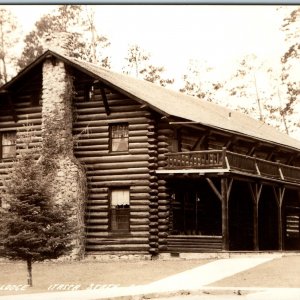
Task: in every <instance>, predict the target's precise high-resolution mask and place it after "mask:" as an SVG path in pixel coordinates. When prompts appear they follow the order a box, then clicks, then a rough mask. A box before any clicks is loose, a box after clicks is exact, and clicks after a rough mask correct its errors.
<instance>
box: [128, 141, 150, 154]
mask: <svg viewBox="0 0 300 300" xmlns="http://www.w3.org/2000/svg"><path fill="white" fill-rule="evenodd" d="M131 149H144V150H145V151H147V152H148V149H149V144H148V143H147V142H146V143H133V142H129V151H130V150H131Z"/></svg>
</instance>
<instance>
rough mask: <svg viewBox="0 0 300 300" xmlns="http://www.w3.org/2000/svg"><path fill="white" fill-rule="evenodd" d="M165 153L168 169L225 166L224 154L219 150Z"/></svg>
mask: <svg viewBox="0 0 300 300" xmlns="http://www.w3.org/2000/svg"><path fill="white" fill-rule="evenodd" d="M166 155H167V161H168V167H167V168H168V169H202V168H205V169H207V168H222V167H223V166H225V165H224V164H225V160H224V158H225V156H224V153H223V151H220V150H208V151H193V152H177V153H169V154H166Z"/></svg>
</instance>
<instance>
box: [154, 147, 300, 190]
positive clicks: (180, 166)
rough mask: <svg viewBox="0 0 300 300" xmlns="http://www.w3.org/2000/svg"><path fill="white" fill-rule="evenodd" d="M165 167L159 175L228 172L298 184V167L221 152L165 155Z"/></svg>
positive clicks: (299, 170)
mask: <svg viewBox="0 0 300 300" xmlns="http://www.w3.org/2000/svg"><path fill="white" fill-rule="evenodd" d="M165 155H166V157H167V165H166V166H165V167H164V169H163V170H158V171H157V173H159V174H180V173H182V174H192V173H200V174H202V173H214V172H231V173H235V174H241V175H247V176H250V177H257V178H265V179H271V180H278V181H283V182H292V183H296V184H297V183H298V184H299V185H300V168H298V167H293V166H289V165H286V164H282V163H280V162H273V161H269V160H265V159H261V158H257V157H253V156H248V155H243V154H239V153H235V152H231V151H228V150H226V148H223V149H222V150H205V151H192V152H177V153H167V154H165Z"/></svg>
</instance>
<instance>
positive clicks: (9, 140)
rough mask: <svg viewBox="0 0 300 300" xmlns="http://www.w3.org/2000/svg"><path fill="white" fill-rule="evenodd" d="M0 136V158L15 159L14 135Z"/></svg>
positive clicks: (7, 133) (6, 133)
mask: <svg viewBox="0 0 300 300" xmlns="http://www.w3.org/2000/svg"><path fill="white" fill-rule="evenodd" d="M1 136H2V140H1V143H2V158H14V157H16V133H15V132H3V133H2V134H1Z"/></svg>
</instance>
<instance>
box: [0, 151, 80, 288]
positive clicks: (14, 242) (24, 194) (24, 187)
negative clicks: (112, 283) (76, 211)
mask: <svg viewBox="0 0 300 300" xmlns="http://www.w3.org/2000/svg"><path fill="white" fill-rule="evenodd" d="M44 173H45V172H44V171H43V167H42V166H41V165H40V164H37V162H36V161H35V160H34V158H33V157H32V154H31V153H27V154H23V155H21V156H20V157H18V159H17V160H16V161H15V163H14V165H13V168H12V170H11V172H10V174H9V175H10V176H9V180H8V181H6V182H4V186H5V188H4V192H3V195H1V198H2V200H3V201H4V202H5V204H6V205H5V208H2V209H1V211H0V238H1V241H2V246H3V247H2V250H1V253H0V254H1V256H3V257H6V258H9V259H12V260H23V261H26V263H27V271H28V285H30V286H32V264H33V263H34V262H36V261H43V260H45V259H56V258H58V257H60V256H62V255H66V254H68V253H69V252H70V251H71V250H72V246H73V243H72V241H73V240H74V236H75V234H76V229H77V228H76V225H75V224H76V223H75V221H74V219H72V218H71V216H70V212H71V210H70V205H69V204H68V203H54V202H53V201H52V200H51V195H50V193H49V189H48V182H49V180H50V179H49V178H47V176H45V175H44Z"/></svg>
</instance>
